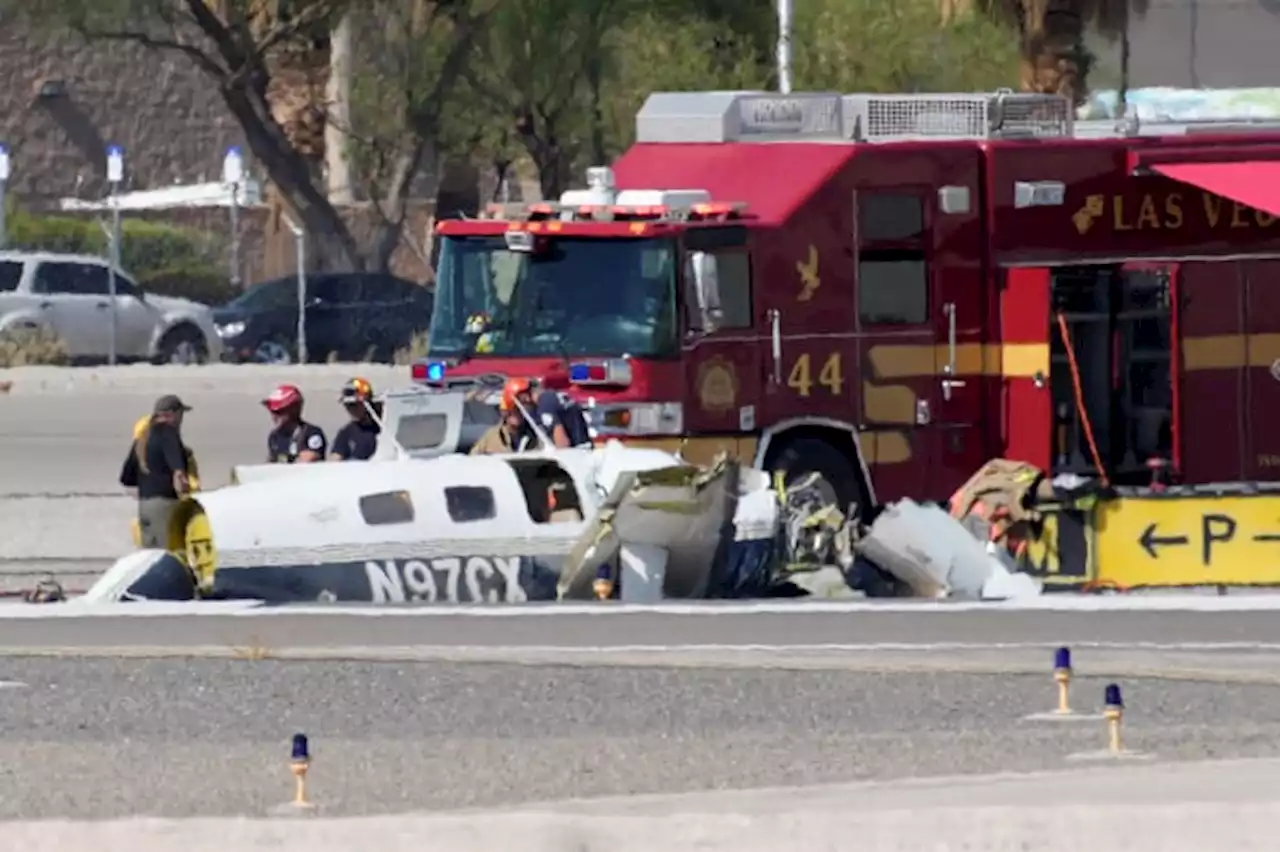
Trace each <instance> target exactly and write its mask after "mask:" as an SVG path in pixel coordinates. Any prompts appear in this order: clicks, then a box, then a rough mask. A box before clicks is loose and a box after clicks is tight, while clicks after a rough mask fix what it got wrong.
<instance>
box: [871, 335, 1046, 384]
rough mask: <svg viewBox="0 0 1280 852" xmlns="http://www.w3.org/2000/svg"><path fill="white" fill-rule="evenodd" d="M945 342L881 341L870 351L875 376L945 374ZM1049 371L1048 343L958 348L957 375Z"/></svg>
mask: <svg viewBox="0 0 1280 852" xmlns="http://www.w3.org/2000/svg"><path fill="white" fill-rule="evenodd" d="M950 354H951V353H950V348H949V347H948V346H947V345H946V344H945V343H943V344H936V345H927V346H910V345H907V346H902V345H897V344H878V345H876V346H872V347H871V348H870V349H869V350H868V351H867V360H868V361H869V362H870V364H871V372H872V375H873V376H874V377H875V378H876V379H907V378H914V377H919V376H940V375H943V368H944V367H945V366H946V365H947V364H948V363H950ZM1036 373H1040V374H1042V375H1046V376H1047V375H1048V374H1049V344H1047V343H1003V344H1001V343H962V344H960V345H959V346H957V347H956V375H958V376H1004V377H1006V378H1028V379H1029V378H1032V377H1033V376H1035V375H1036Z"/></svg>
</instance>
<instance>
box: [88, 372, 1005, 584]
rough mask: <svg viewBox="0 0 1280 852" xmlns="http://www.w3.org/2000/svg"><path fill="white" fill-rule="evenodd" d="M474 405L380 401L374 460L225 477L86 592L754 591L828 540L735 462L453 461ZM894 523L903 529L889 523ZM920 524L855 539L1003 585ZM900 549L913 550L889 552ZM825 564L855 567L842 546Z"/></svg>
mask: <svg viewBox="0 0 1280 852" xmlns="http://www.w3.org/2000/svg"><path fill="white" fill-rule="evenodd" d="M476 405H477V403H476V401H475V400H474V399H470V398H468V397H466V396H464V395H463V394H461V393H456V392H431V391H425V390H417V389H415V390H412V391H403V392H395V393H391V394H388V395H387V396H386V397H385V398H384V409H383V414H384V421H383V431H382V436H381V438H380V444H379V450H378V453H377V455H376V457H375V459H374V460H371V461H368V462H362V463H342V464H312V465H246V466H240V467H237V468H236V469H235V471H234V476H233V481H234V483H235V484H233V485H230V486H227V487H225V488H220V489H217V490H213V491H207V492H201V493H198V494H195V495H193V496H192V497H190V498H188V499H186V500H185V501H184V502H183V504H182V506H181V508H180V511H179V513H178V516H177V517H176V519H175V530H174V539H175V540H176V541H177V542H179V544H178V546H176V547H175V548H174V551H173V552H172V553H170V552H165V551H140V552H138V553H135V554H131V555H129V556H126V557H124V558H122V559H120V560H119V561H118V562H117V563H116V564H115V565H114V566H113V567H112V568H111V569H110V570H108V572H107V573H106V574H104V575H103V577H102V578H101V579H100V580H99V581H98V582H97V583H96V584H95V585H94V586H93V588H92V589H91V590H90V591H89V592H88V594H87V597H88V599H90V600H99V601H114V600H192V599H196V598H206V599H228V598H242V599H243V598H249V599H254V600H260V601H266V602H269V603H296V602H304V601H351V602H365V603H378V604H402V603H403V604H407V603H414V602H439V603H520V602H525V601H554V600H575V599H576V600H581V599H594V598H599V597H613V598H619V599H621V600H623V601H629V602H646V603H650V602H656V601H659V600H662V599H666V598H684V599H689V598H708V597H759V596H770V595H772V594H776V593H780V592H779V590H780V589H781V587H784V586H787V585H788V583H787V580H788V577H789V576H790V572H791V571H792V570H793V569H794V568H795V567H796V566H795V565H794V562H795V561H796V556H797V551H798V550H800V549H801V548H800V547H799V546H798V542H800V541H803V542H804V544H805V547H804V548H803V549H804V550H805V551H806V553H808V554H809V555H816V554H814V551H813V542H814V541H818V540H821V539H822V535H823V534H822V532H821V531H820V530H818V529H817V525H815V524H812V523H809V520H808V519H809V518H810V517H817V514H822V515H823V516H824V517H829V514H830V513H826V512H824V513H814V512H813V508H814V507H813V506H812V505H811V504H806V503H804V502H803V501H799V502H797V501H795V500H794V499H787V500H782V501H780V500H779V496H778V494H777V493H776V492H775V491H774V490H773V489H772V488H771V487H770V482H769V479H768V477H767V476H765V475H764V474H762V473H760V472H759V471H754V470H750V469H743V468H740V467H739V466H738V465H737V464H736V463H734V462H731V461H728V460H721V461H719V462H717V463H716V464H714V465H712V466H711V467H709V468H705V467H699V466H696V465H691V464H688V463H686V462H684V461H683V460H682V459H680V458H679V457H678V456H676V455H672V454H670V453H666V452H662V451H659V450H653V449H643V448H634V447H626V446H624V445H622V444H620V443H618V442H615V441H611V442H609V443H608V444H607V445H605V446H604V447H602V448H596V449H568V450H549V451H536V452H524V453H518V454H509V455H487V456H469V455H461V454H459V453H458V451H459V450H465V449H466V448H467V447H468V446H469V445H470V444H471V443H472V442H473V441H474V440H475V439H476V438H477V437H478V434H479V432H480V431H482V430H483V428H487V427H488V425H489V423H491V422H493V418H492V417H491V416H490V410H489V409H488V406H484V405H483V403H480V404H479V405H481V406H482V407H483V408H484V409H485V410H479V409H477V408H475V406H476ZM534 428H535V429H536V428H537V427H536V425H535V427H534ZM912 505H914V504H912ZM915 508H917V509H919V507H915ZM937 514H938V515H940V516H941V517H942V519H944V522H950V519H949V518H948V517H947V516H946V514H945V513H941V512H939V513H937ZM891 518H899V519H901V521H902V522H901V523H895V524H892V525H889V524H887V523H886V522H887V521H889V520H890V519H891ZM841 520H843V519H841ZM913 523H915V524H919V523H924V524H926V529H925V535H926V536H928V535H930V534H932V533H931V532H930V529H929V528H928V527H929V526H931V525H933V524H936V523H938V519H937V517H935V516H932V515H927V514H926V516H918V513H917V514H906V515H904V514H903V511H902V510H901V509H899V510H898V511H889V512H886V513H882V514H881V517H880V519H879V520H878V521H877V523H876V524H873V526H872V528H871V534H870V535H869V536H868V538H867V539H866V540H865V543H866V544H867V545H869V546H870V548H871V550H872V551H874V552H875V554H876V556H875V557H873V558H874V560H875V562H876V563H877V564H879V565H880V566H881V567H882V568H883V569H885V570H887V571H888V572H889V573H891V574H892V575H894V576H895V577H897V578H899V580H900V581H901V583H900V584H899V585H900V586H902V585H905V587H906V588H909V589H910V590H911V592H914V593H915V594H923V595H926V596H929V597H939V596H947V595H957V594H958V595H963V596H966V597H975V596H981V595H982V593H983V590H984V583H985V578H986V576H987V575H988V574H989V573H991V574H995V575H997V576H998V575H1004V576H1007V574H1005V572H1003V571H1002V570H1000V569H999V566H998V565H996V564H995V560H994V559H990V558H988V557H986V555H985V553H984V552H983V549H982V547H981V546H980V545H978V543H977V542H976V541H975V540H974V539H973V538H972V537H970V536H968V535H967V533H964V531H963V530H962V529H960V528H959V527H958V526H957V529H958V530H959V532H960V536H961V537H962V538H956V539H955V541H954V542H953V543H952V546H951V549H950V550H949V551H948V550H947V549H945V548H944V549H943V551H942V552H938V550H937V549H936V548H935V549H934V552H932V553H930V554H928V555H927V558H926V559H925V560H924V563H923V564H922V562H921V560H919V559H914V558H913V555H912V551H911V546H910V539H911V538H912V531H911V530H912V525H913ZM952 523H953V522H952ZM889 526H892V527H893V528H892V529H889V528H888V527H889ZM798 531H806V532H807V533H810V534H806V535H800V534H798ZM839 531H840V532H842V533H844V534H845V535H846V536H847V535H848V533H849V530H848V529H847V527H843V526H842V527H841V529H840V530H839ZM916 532H917V533H918V532H919V530H918V529H917V530H916ZM835 537H836V536H835V535H834V534H833V535H832V536H830V537H829V538H832V539H834V538H835ZM917 538H918V536H917ZM952 538H955V537H954V536H953V537H952ZM895 540H898V541H902V542H904V544H905V545H906V547H907V551H906V552H901V553H898V552H896V551H897V550H899V548H897V547H896V545H895V543H894V542H895ZM935 540H938V541H941V540H942V539H937V538H935ZM975 551H976V552H975ZM949 554H955V555H949ZM822 555H825V556H829V557H830V558H833V559H838V560H839V561H841V562H844V563H845V564H844V566H843V567H844V568H846V569H848V568H850V567H852V563H853V550H852V546H851V545H850V541H849V539H848V538H846V539H845V547H843V548H832V549H831V550H830V551H829V552H828V553H825V554H822ZM868 555H870V554H868ZM961 569H962V570H961ZM846 576H847V572H846ZM791 594H794V591H792V592H791Z"/></svg>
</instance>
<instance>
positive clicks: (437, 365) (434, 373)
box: [427, 361, 444, 382]
mask: <svg viewBox="0 0 1280 852" xmlns="http://www.w3.org/2000/svg"><path fill="white" fill-rule="evenodd" d="M443 379H444V363H443V362H441V361H432V362H431V363H430V364H428V365H427V381H430V382H438V381H441V380H443Z"/></svg>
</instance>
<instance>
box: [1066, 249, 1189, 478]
mask: <svg viewBox="0 0 1280 852" xmlns="http://www.w3.org/2000/svg"><path fill="white" fill-rule="evenodd" d="M1172 272H1173V270H1172V269H1171V268H1170V267H1169V266H1167V265H1159V264H1123V265H1122V264H1104V265H1092V266H1067V267H1058V268H1055V269H1053V270H1051V273H1050V290H1051V297H1050V309H1051V316H1050V317H1048V320H1049V323H1050V329H1049V340H1050V350H1049V351H1050V359H1049V364H1050V376H1049V386H1050V389H1051V390H1050V392H1051V395H1052V405H1053V418H1052V422H1053V430H1054V434H1053V436H1052V437H1051V439H1050V446H1051V447H1052V449H1053V457H1052V463H1053V471H1054V473H1062V472H1072V473H1079V474H1082V475H1097V473H1098V468H1099V466H1101V467H1102V468H1103V469H1104V470H1105V471H1106V472H1107V474H1108V475H1109V476H1110V478H1111V480H1112V482H1114V483H1116V484H1121V485H1124V484H1134V485H1137V484H1145V483H1147V482H1149V481H1150V479H1151V468H1150V467H1149V463H1150V462H1151V460H1153V459H1160V460H1164V461H1166V462H1167V461H1170V460H1171V459H1172V458H1173V457H1174V445H1173V442H1174V411H1175V404H1174V403H1175V394H1174V384H1173V378H1174V376H1175V375H1176V368H1177V364H1176V360H1175V356H1174V347H1173V345H1172V341H1173V340H1174V336H1175V332H1176V328H1177V325H1176V319H1175V310H1174V304H1175V293H1174V275H1173V274H1172Z"/></svg>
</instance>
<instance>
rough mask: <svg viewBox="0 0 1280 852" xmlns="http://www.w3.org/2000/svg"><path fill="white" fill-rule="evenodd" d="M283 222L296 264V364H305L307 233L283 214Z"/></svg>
mask: <svg viewBox="0 0 1280 852" xmlns="http://www.w3.org/2000/svg"><path fill="white" fill-rule="evenodd" d="M284 221H285V222H286V223H288V225H289V230H290V231H293V242H294V245H295V246H296V248H297V252H298V253H297V261H296V262H297V264H298V363H299V364H305V363H307V232H306V231H304V230H302V228H301V227H300V226H299V225H298V224H297V223H296V222H294V221H293V219H292V218H290V217H289V215H288V214H285V217H284Z"/></svg>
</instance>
